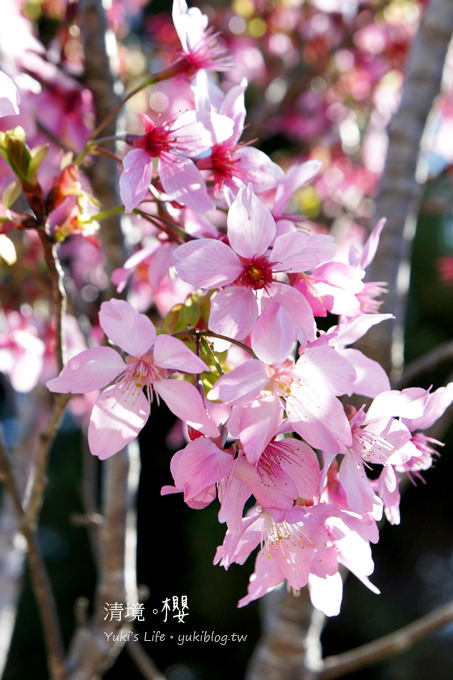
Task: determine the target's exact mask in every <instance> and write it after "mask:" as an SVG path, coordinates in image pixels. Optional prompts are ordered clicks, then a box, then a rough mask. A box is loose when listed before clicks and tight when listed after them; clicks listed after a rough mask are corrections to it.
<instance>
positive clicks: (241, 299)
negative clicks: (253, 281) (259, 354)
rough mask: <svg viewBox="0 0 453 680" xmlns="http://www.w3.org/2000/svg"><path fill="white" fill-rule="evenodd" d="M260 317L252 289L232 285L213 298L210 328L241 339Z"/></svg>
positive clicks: (218, 292)
mask: <svg viewBox="0 0 453 680" xmlns="http://www.w3.org/2000/svg"><path fill="white" fill-rule="evenodd" d="M257 317H258V307H257V302H256V298H255V296H254V294H253V292H252V291H251V290H249V289H248V288H244V287H242V286H231V287H228V288H225V289H224V290H219V291H217V293H215V294H214V295H213V296H212V298H211V313H210V315H209V323H208V326H209V328H210V330H212V331H214V332H215V333H220V334H221V335H227V336H228V337H229V338H233V339H234V340H241V339H242V338H245V336H246V335H248V334H249V333H250V331H251V329H252V327H253V324H254V323H255V321H256V319H257Z"/></svg>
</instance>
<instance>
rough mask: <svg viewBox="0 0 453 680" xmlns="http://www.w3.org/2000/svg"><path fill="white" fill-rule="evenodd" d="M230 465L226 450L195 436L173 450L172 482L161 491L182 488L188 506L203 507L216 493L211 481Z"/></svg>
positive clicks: (172, 490) (225, 473)
mask: <svg viewBox="0 0 453 680" xmlns="http://www.w3.org/2000/svg"><path fill="white" fill-rule="evenodd" d="M233 465H234V463H233V457H232V456H231V455H230V454H229V453H228V452H226V451H224V450H223V449H220V448H219V447H218V446H216V445H215V444H214V443H213V442H212V441H211V440H210V439H207V438H206V437H199V438H197V439H195V440H194V441H191V442H189V443H188V444H187V446H186V447H185V448H184V449H181V450H180V451H177V452H176V453H175V454H174V456H173V458H172V459H171V463H170V470H171V473H172V476H173V479H174V481H175V486H164V487H162V490H161V494H162V495H163V496H165V495H167V494H169V493H176V492H178V491H182V492H183V493H184V501H185V502H186V503H187V505H188V506H189V507H191V508H195V509H199V508H204V507H206V505H209V503H211V501H213V500H214V498H215V496H216V488H215V484H216V483H217V482H219V481H220V480H221V479H223V478H224V477H225V476H226V475H228V474H229V473H230V472H231V470H232V468H233Z"/></svg>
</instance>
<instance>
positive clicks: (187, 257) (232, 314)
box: [175, 185, 335, 361]
mask: <svg viewBox="0 0 453 680" xmlns="http://www.w3.org/2000/svg"><path fill="white" fill-rule="evenodd" d="M227 236H228V240H229V244H230V245H227V244H226V243H223V242H221V241H219V240H216V239H198V240H194V241H191V242H189V243H185V244H183V245H182V246H180V247H179V248H177V250H176V251H175V258H176V260H177V264H176V270H177V272H178V274H179V275H180V276H181V278H182V279H183V280H185V281H188V282H189V283H191V284H192V285H193V286H194V287H195V288H205V289H209V288H219V287H221V290H219V291H218V292H217V293H216V294H215V295H214V296H213V297H212V300H211V313H210V317H209V328H210V329H211V330H213V331H215V332H216V333H221V334H224V335H227V336H229V337H231V338H235V339H240V338H244V337H245V336H246V335H248V333H250V331H251V330H252V328H253V327H254V325H255V324H256V322H257V320H258V316H259V311H260V310H259V305H258V294H263V295H262V297H261V299H262V300H264V299H265V297H268V298H269V300H268V302H269V303H273V304H272V305H268V307H267V310H266V309H264V308H263V310H262V311H263V314H262V315H261V317H260V321H259V325H258V327H257V329H256V332H254V334H253V335H252V347H253V348H254V349H255V345H254V342H255V341H256V343H258V344H261V341H260V338H264V336H265V335H266V333H267V332H269V333H271V334H272V339H273V340H277V336H278V337H279V338H280V343H281V342H284V344H285V346H284V347H282V346H281V344H280V346H279V345H275V344H274V345H273V346H274V347H275V353H276V356H275V361H278V360H279V359H280V360H282V359H283V358H284V357H286V356H287V355H288V352H289V351H290V349H291V346H292V343H293V342H294V340H295V339H296V337H298V336H300V337H301V339H302V341H303V342H306V340H307V339H314V319H313V315H312V313H311V310H310V308H309V305H308V304H307V302H306V300H305V298H304V297H303V296H302V295H301V294H299V293H298V292H297V291H295V290H292V289H291V288H290V287H289V286H286V285H284V283H279V281H278V278H277V275H280V274H283V273H285V274H289V273H293V272H298V271H304V270H306V269H312V268H313V267H315V266H316V264H317V263H318V262H320V261H322V260H325V259H328V258H329V257H330V256H331V255H332V254H333V252H334V249H335V245H334V242H333V240H332V239H331V237H330V236H324V235H313V236H309V235H308V234H305V233H302V232H295V233H290V234H282V235H281V236H278V237H277V238H275V236H276V227H275V221H274V219H273V217H272V215H271V213H270V211H269V209H268V208H267V207H266V206H265V205H264V204H263V203H262V202H261V201H260V200H259V198H258V197H257V196H255V194H254V193H253V191H252V189H251V187H250V185H249V186H248V187H242V188H241V189H240V190H239V192H238V194H237V196H236V199H235V201H234V202H233V204H232V206H231V208H230V209H229V211H228V230H227ZM274 239H275V242H274ZM273 242H274V244H273V247H272V250H271V251H270V252H268V251H269V247H270V246H271V244H272V243H273ZM264 305H265V306H266V302H264ZM277 327H279V330H278V331H277ZM268 345H269V350H270V348H271V345H272V342H271V341H269V343H268ZM277 355H278V356H277ZM282 355H283V356H282Z"/></svg>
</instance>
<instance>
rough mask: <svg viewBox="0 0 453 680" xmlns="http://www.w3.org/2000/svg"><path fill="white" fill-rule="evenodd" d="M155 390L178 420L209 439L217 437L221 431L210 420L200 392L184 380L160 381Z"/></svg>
mask: <svg viewBox="0 0 453 680" xmlns="http://www.w3.org/2000/svg"><path fill="white" fill-rule="evenodd" d="M153 387H154V389H155V390H156V392H157V393H158V394H159V396H160V397H162V399H163V400H164V401H165V403H166V404H167V406H168V408H169V409H170V411H171V412H172V413H174V414H175V416H177V417H178V418H181V420H183V421H184V422H186V423H187V424H188V425H190V426H191V427H194V428H195V429H196V430H199V431H200V432H203V434H205V435H206V436H208V437H217V436H218V434H219V431H218V429H217V426H216V425H215V423H214V422H213V421H212V420H211V419H210V418H209V416H208V413H207V411H206V408H205V405H204V404H203V400H202V398H201V396H200V393H199V392H198V390H197V389H196V388H195V387H194V386H193V385H191V384H190V383H188V382H185V381H184V380H158V381H156V382H155V383H154V384H153Z"/></svg>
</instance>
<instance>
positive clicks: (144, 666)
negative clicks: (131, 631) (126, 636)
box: [126, 639, 165, 680]
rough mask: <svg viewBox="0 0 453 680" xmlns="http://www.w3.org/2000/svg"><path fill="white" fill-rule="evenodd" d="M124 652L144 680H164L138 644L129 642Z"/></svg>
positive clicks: (133, 641)
mask: <svg viewBox="0 0 453 680" xmlns="http://www.w3.org/2000/svg"><path fill="white" fill-rule="evenodd" d="M126 650H127V653H128V654H129V656H130V657H131V659H132V661H133V662H134V664H135V665H136V667H137V669H138V670H139V671H140V673H141V675H142V676H143V677H144V678H145V680H165V676H164V675H162V673H161V672H160V671H159V670H158V669H157V668H156V666H155V665H154V663H153V661H152V660H151V659H150V658H149V656H148V655H147V653H146V652H145V650H144V649H143V647H142V645H141V644H140V643H139V642H137V641H135V640H132V639H131V640H129V642H128V643H127V645H126Z"/></svg>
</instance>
